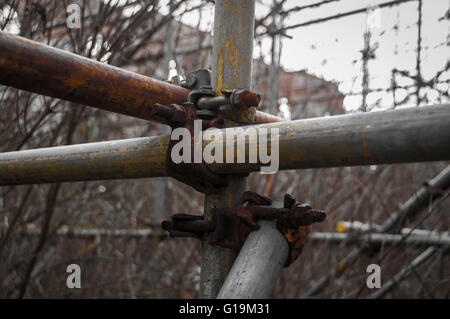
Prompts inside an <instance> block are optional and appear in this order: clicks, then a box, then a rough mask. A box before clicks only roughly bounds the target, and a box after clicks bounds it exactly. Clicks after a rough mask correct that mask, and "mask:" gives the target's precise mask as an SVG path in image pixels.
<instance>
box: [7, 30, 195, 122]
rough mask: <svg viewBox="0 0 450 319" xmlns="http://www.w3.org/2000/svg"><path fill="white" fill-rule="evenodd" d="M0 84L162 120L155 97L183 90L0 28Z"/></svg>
mask: <svg viewBox="0 0 450 319" xmlns="http://www.w3.org/2000/svg"><path fill="white" fill-rule="evenodd" d="M0 84H3V85H7V86H11V87H15V88H18V89H22V90H27V91H31V92H34V93H38V94H43V95H46V96H50V97H54V98H59V99H62V100H66V101H70V102H74V103H79V104H84V105H89V106H92V107H96V108H100V109H103V110H107V111H112V112H116V113H120V114H125V115H129V116H133V117H137V118H141V119H146V120H152V121H156V122H160V123H164V120H163V119H161V118H159V117H157V116H152V114H151V110H152V108H153V105H154V104H155V103H161V104H165V105H168V104H171V103H177V104H182V103H183V102H185V101H186V99H187V95H188V94H189V90H186V89H184V88H182V87H179V86H176V85H172V84H169V83H165V82H162V81H158V80H154V79H152V78H149V77H147V76H144V75H141V74H137V73H133V72H130V71H127V70H124V69H120V68H117V67H114V66H111V65H108V64H106V63H100V62H97V61H94V60H91V59H88V58H85V57H82V56H79V55H76V54H72V53H70V52H67V51H63V50H60V49H56V48H53V47H50V46H47V45H45V44H42V43H39V42H35V41H31V40H28V39H25V38H21V37H18V36H14V35H10V34H7V33H4V32H1V31H0Z"/></svg>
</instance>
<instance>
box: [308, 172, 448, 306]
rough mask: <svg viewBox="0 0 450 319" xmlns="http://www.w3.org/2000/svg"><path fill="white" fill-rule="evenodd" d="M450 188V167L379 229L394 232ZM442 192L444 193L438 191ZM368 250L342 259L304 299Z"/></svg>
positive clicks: (314, 293) (342, 271)
mask: <svg viewBox="0 0 450 319" xmlns="http://www.w3.org/2000/svg"><path fill="white" fill-rule="evenodd" d="M449 187H450V165H449V166H447V167H446V168H445V169H444V170H442V171H441V172H440V173H439V174H438V175H436V176H435V177H434V178H433V179H432V180H430V181H429V182H428V183H426V185H424V186H422V187H421V188H419V189H418V190H417V191H416V192H415V193H414V194H413V195H412V196H411V197H410V198H409V199H408V200H407V201H405V202H404V203H402V204H401V205H400V207H399V210H398V211H396V212H395V213H393V214H392V215H391V216H390V217H389V218H388V219H387V220H386V221H385V222H384V223H383V224H382V225H381V226H380V228H379V231H380V232H382V233H386V232H389V231H392V229H394V228H395V227H396V226H398V225H400V224H402V222H404V221H406V220H407V219H410V218H412V217H414V215H416V214H418V213H419V212H420V211H422V210H423V209H424V208H425V207H427V206H428V205H429V204H430V202H431V201H433V200H436V199H437V198H439V197H441V196H442V195H443V194H444V192H443V191H444V190H446V189H448V188H449ZM436 190H442V191H436ZM366 249H367V246H366V245H364V246H361V247H357V248H354V249H353V250H352V251H351V252H350V253H349V254H348V255H347V256H345V257H344V258H342V259H341V260H340V261H339V262H338V263H337V264H336V265H335V266H333V267H332V269H331V271H330V272H329V273H328V274H326V275H324V276H322V277H321V278H320V279H319V280H317V282H316V283H315V284H314V285H313V287H311V288H310V289H309V290H308V291H307V292H306V293H305V294H304V295H303V296H302V298H310V297H313V296H315V295H317V294H319V293H320V292H321V291H323V289H325V287H327V286H328V285H329V284H330V282H331V280H332V278H334V277H337V276H340V275H342V274H343V273H344V272H345V270H346V269H348V268H349V266H351V265H352V264H353V263H354V262H355V261H356V260H357V259H358V258H359V256H361V254H362V253H364V251H365V250H366Z"/></svg>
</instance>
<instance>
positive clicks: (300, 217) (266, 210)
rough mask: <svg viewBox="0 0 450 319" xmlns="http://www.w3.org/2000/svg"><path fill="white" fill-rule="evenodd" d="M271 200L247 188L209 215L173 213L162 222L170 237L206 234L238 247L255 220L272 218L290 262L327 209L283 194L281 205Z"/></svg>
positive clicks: (219, 243) (217, 242)
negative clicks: (228, 205) (233, 204)
mask: <svg viewBox="0 0 450 319" xmlns="http://www.w3.org/2000/svg"><path fill="white" fill-rule="evenodd" d="M271 204H272V200H271V199H270V198H268V197H266V196H263V195H259V194H257V193H255V192H251V191H246V192H244V193H243V194H242V196H241V199H240V200H239V202H238V204H237V205H236V207H234V208H215V209H213V210H212V219H211V220H205V219H204V217H203V216H198V215H188V214H176V215H173V216H172V217H171V218H170V219H169V220H166V221H163V222H162V224H161V226H162V228H163V229H164V230H166V231H168V232H169V235H170V236H171V237H193V238H197V239H202V238H203V237H204V236H205V235H206V234H208V235H209V236H208V242H209V244H210V245H217V246H221V247H226V248H233V249H236V250H239V249H240V248H241V247H242V245H243V244H244V241H245V239H246V238H247V236H248V234H249V233H250V232H252V231H254V230H257V229H259V228H260V226H259V225H258V223H257V221H258V220H274V221H276V223H277V228H278V230H279V231H280V232H281V233H282V234H283V236H284V237H285V238H286V240H287V242H288V244H289V250H290V253H289V256H288V260H287V261H286V265H285V266H289V265H290V264H291V263H292V262H293V261H294V260H295V259H297V257H298V256H299V255H300V254H301V252H302V249H303V246H304V245H305V243H306V241H307V239H308V235H309V232H310V225H311V224H313V223H320V222H323V221H324V220H325V218H326V213H325V212H324V211H322V210H316V209H312V208H311V207H310V206H309V205H307V204H300V203H298V202H296V200H295V199H294V198H293V197H292V196H290V195H289V194H286V195H285V196H284V205H283V208H275V207H271V206H270V205H271Z"/></svg>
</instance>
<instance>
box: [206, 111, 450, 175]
mask: <svg viewBox="0 0 450 319" xmlns="http://www.w3.org/2000/svg"><path fill="white" fill-rule="evenodd" d="M254 128H255V129H257V130H258V129H261V128H267V129H269V130H270V128H278V129H279V134H278V136H279V164H280V165H279V167H280V169H281V170H288V169H302V168H319V167H340V166H355V165H375V164H392V163H410V162H422V161H437V160H447V159H450V105H448V104H446V105H437V106H430V107H420V108H409V109H402V110H395V111H383V112H370V113H358V114H348V115H339V116H330V117H323V118H311V119H305V120H297V121H290V122H280V123H273V124H264V125H257V126H254ZM245 134H248V132H246V133H238V134H237V136H238V138H237V139H243V138H244V135H245ZM252 142H253V143H254V141H249V139H247V140H246V142H245V144H246V146H245V148H246V163H241V164H240V163H236V164H232V165H230V164H228V163H225V156H224V163H213V164H210V165H209V166H210V168H211V169H212V170H214V171H216V172H220V173H244V172H253V171H258V170H259V168H260V167H261V166H262V165H261V163H259V162H258V163H254V164H252V163H248V162H249V161H248V154H249V152H248V148H249V145H251V144H252ZM227 148H228V146H227ZM268 149H270V147H268ZM258 152H259V151H258Z"/></svg>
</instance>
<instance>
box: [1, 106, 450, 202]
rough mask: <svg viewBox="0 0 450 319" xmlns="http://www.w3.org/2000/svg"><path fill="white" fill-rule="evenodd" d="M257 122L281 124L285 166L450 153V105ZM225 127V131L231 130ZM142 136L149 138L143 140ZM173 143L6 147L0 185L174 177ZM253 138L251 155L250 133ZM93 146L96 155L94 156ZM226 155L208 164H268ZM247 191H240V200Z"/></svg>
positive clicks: (239, 169)
mask: <svg viewBox="0 0 450 319" xmlns="http://www.w3.org/2000/svg"><path fill="white" fill-rule="evenodd" d="M254 128H256V129H258V128H279V161H280V163H279V164H280V170H287V169H300V168H305V169H306V168H318V167H337V166H355V165H372V164H390V163H411V162H421V161H438V160H448V159H450V106H449V105H441V106H429V107H420V108H411V109H404V110H398V111H385V112H374V113H361V114H349V115H342V116H334V117H324V118H313V119H307V120H298V121H292V122H280V123H274V124H264V125H257V126H254ZM221 131H222V132H223V133H224V136H225V130H221ZM244 137H245V135H244V133H242V132H241V133H238V134H237V138H236V139H235V140H234V148H235V147H236V144H237V143H239V141H241V140H242V139H243V138H244ZM136 141H141V142H140V143H139V144H138V145H139V146H136ZM168 142H169V137H168V136H166V137H155V138H144V139H131V140H122V141H111V142H104V143H93V144H84V145H83V144H82V145H81V146H80V145H74V146H64V147H62V148H49V149H37V150H30V151H20V152H10V153H0V185H12V184H26V183H42V182H64V181H78V180H100V179H119V178H136V177H156V176H167V174H166V172H165V163H164V162H165V154H166V152H167V145H168ZM245 143H246V147H245V150H246V154H247V155H248V153H249V152H248V147H249V144H248V137H247V141H246V142H245ZM118 145H121V147H118ZM252 147H254V146H252ZM86 149H89V150H90V151H89V152H88V153H92V154H94V156H87V157H86V156H85V153H86ZM66 154H70V156H68V155H66ZM247 157H248V156H247ZM110 159H113V160H112V161H109V160H110ZM225 159H226V150H225V152H224V163H212V164H207V165H208V167H209V168H210V169H211V170H213V171H214V172H216V173H219V174H224V173H233V174H236V173H238V174H239V173H249V172H254V171H258V170H259V169H260V167H261V166H265V165H267V164H264V165H263V164H261V163H254V164H252V163H248V162H247V163H226V162H225ZM247 161H248V160H247ZM242 192H243V190H241V191H240V192H238V193H236V194H237V195H236V196H237V198H236V200H235V201H232V202H233V204H236V203H237V200H238V199H239V197H240V195H241V194H242ZM225 198H227V197H226V196H225ZM229 207H232V206H229Z"/></svg>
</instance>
